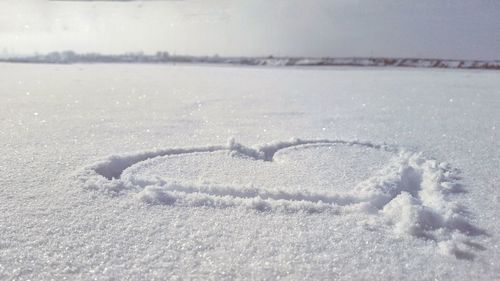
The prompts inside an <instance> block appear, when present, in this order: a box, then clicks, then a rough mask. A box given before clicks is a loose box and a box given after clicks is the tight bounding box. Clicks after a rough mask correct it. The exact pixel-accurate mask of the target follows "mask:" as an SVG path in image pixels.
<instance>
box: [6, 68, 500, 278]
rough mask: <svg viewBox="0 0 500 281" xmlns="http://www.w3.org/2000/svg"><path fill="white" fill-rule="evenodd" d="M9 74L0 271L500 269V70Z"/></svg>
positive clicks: (339, 274) (465, 272)
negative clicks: (499, 184) (499, 109)
mask: <svg viewBox="0 0 500 281" xmlns="http://www.w3.org/2000/svg"><path fill="white" fill-rule="evenodd" d="M0 76H1V77H8V79H3V80H2V83H0V108H1V110H0V139H1V144H2V153H1V154H0V175H2V176H1V180H2V181H1V188H0V198H1V199H2V204H1V205H0V225H1V229H0V234H1V239H0V279H37V280H45V279H83V280H90V279H100V280H110V279H134V280H135V279H138V280H142V279H144V280H155V279H160V280H164V279H188V278H189V279H195V278H203V279H242V278H244V279H277V278H278V277H279V278H287V279H335V280H387V279H403V280H495V279H499V278H500V265H499V264H498V262H497V261H498V259H499V258H500V249H499V244H500V243H499V242H500V239H499V237H498V235H497V233H498V231H499V230H500V229H499V226H498V225H499V223H498V217H499V214H500V212H499V208H500V196H499V195H498V188H499V186H498V182H499V181H498V166H499V165H500V153H499V148H500V139H499V136H498V133H497V131H498V130H496V129H495V128H497V127H498V125H499V124H498V123H499V120H500V118H499V113H498V108H499V106H500V79H498V73H497V72H495V71H479V70H433V69H395V68H384V69H380V68H377V69H375V68H350V67H342V68H327V67H324V68H311V67H308V68H299V67H294V68H273V67H227V66H225V67H224V66H197V65H139V64H138V65H106V64H95V65H78V64H76V65H32V64H2V65H1V67H0Z"/></svg>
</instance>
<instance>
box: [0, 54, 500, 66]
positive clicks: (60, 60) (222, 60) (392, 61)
mask: <svg viewBox="0 0 500 281" xmlns="http://www.w3.org/2000/svg"><path fill="white" fill-rule="evenodd" d="M0 62H8V63H46V64H75V63H118V64H120V63H141V64H145V63H146V64H173V63H174V64H175V63H182V64H225V65H248V66H283V67H286V66H357V67H413V68H450V69H488V70H500V61H498V60H494V61H486V60H457V59H428V58H383V57H347V58H340V57H337V58H335V57H327V58H307V57H273V56H268V57H219V56H185V55H169V54H168V53H167V52H158V53H156V54H154V55H147V54H143V53H129V54H118V55H106V54H98V53H87V54H77V53H75V52H72V51H65V52H53V53H49V54H43V55H30V56H15V57H7V58H0Z"/></svg>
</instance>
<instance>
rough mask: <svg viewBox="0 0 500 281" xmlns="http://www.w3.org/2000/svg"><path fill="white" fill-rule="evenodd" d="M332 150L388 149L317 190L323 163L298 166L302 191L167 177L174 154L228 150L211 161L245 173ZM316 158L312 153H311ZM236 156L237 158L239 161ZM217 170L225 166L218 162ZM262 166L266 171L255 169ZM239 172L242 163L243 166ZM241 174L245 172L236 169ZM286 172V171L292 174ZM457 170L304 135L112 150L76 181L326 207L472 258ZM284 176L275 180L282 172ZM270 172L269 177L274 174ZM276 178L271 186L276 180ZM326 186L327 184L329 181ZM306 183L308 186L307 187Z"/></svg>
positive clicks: (161, 195)
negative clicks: (251, 142)
mask: <svg viewBox="0 0 500 281" xmlns="http://www.w3.org/2000/svg"><path fill="white" fill-rule="evenodd" d="M319 146H321V147H335V148H336V149H342V147H344V148H345V149H347V148H349V147H357V148H361V149H364V150H366V151H376V152H380V153H381V154H387V156H388V157H387V159H386V160H384V161H386V163H385V164H384V165H383V167H382V168H380V169H378V170H377V171H375V172H373V173H370V175H369V176H368V177H367V178H365V179H363V180H360V181H359V182H357V183H355V184H354V185H353V186H352V187H349V188H348V189H339V188H338V187H335V186H331V188H329V189H328V188H327V189H323V190H317V189H315V188H313V187H311V188H309V187H308V185H310V178H312V177H313V175H314V174H315V173H318V172H319V171H320V169H321V168H311V165H308V164H306V163H300V161H299V165H302V166H301V169H302V170H303V171H305V175H304V176H302V177H303V178H302V177H300V179H301V180H302V181H303V183H304V184H303V188H302V189H300V188H299V189H297V188H292V187H291V186H288V185H286V184H285V185H284V186H280V185H277V184H275V183H274V182H273V181H270V182H271V184H270V186H269V185H268V186H265V184H261V185H255V184H253V183H248V184H245V183H241V182H238V178H239V177H240V175H237V174H236V175H234V176H233V179H234V180H230V178H229V179H226V181H225V182H206V181H200V180H197V179H196V178H172V177H166V176H165V174H168V170H169V169H175V167H176V165H168V163H169V162H171V161H174V157H177V158H179V157H180V158H186V157H188V156H191V157H194V160H193V162H191V164H189V165H187V164H186V166H187V167H177V168H178V169H184V168H186V169H194V168H196V166H197V165H198V164H197V163H198V162H197V160H196V158H197V157H198V158H199V159H210V158H214V159H215V158H216V157H221V155H225V157H226V158H221V159H223V161H222V160H221V161H219V160H218V159H217V160H216V161H212V162H210V164H209V165H215V166H219V165H223V163H225V164H224V165H229V166H231V165H232V166H238V167H240V166H244V165H250V166H249V167H251V169H247V170H246V172H248V171H256V170H257V172H255V174H256V175H258V174H259V173H260V174H263V173H264V174H265V173H266V171H267V170H266V169H268V168H274V167H277V166H279V165H284V164H283V163H280V161H285V162H286V159H285V160H283V159H281V158H280V157H278V156H280V155H279V154H280V153H281V156H282V155H284V152H286V154H287V155H293V154H294V153H298V152H300V151H304V150H306V149H310V148H311V147H319ZM310 159H312V161H313V162H314V159H315V158H314V157H310ZM238 161H239V162H238ZM221 167H222V168H221V169H220V170H221V171H222V172H224V171H226V170H227V169H226V168H224V166H221ZM260 168H265V169H263V171H260V170H261V169H260ZM242 169H243V168H242ZM241 171H242V172H243V171H245V170H244V169H243V170H241ZM289 173H290V172H289ZM457 173H458V171H457V170H455V169H452V168H451V167H450V165H449V164H447V163H439V162H437V161H436V160H433V159H428V158H426V157H424V156H423V155H422V154H421V153H415V152H410V151H407V150H405V149H402V148H398V147H395V146H390V145H385V144H376V143H372V142H361V141H346V140H327V139H322V140H302V139H291V140H289V141H276V142H272V143H268V144H264V145H257V146H254V147H248V146H245V145H243V144H240V143H238V142H236V141H235V140H234V139H230V140H229V142H228V143H227V144H226V145H221V146H206V147H193V148H170V149H163V150H157V151H149V152H138V153H130V154H123V155H112V156H109V157H107V158H105V159H104V160H102V161H99V162H97V163H95V164H93V165H91V166H89V167H86V168H84V170H83V171H82V172H81V173H79V175H78V179H79V181H80V182H81V184H82V185H83V187H84V188H86V189H88V190H95V191H99V192H100V193H104V194H106V196H111V197H116V196H129V197H131V198H133V200H136V201H139V202H145V203H147V204H154V205H156V204H161V205H170V206H175V207H196V206H203V207H214V208H228V207H236V208H248V209H254V210H258V211H279V212H303V213H319V212H327V213H330V214H332V216H336V215H352V214H355V215H356V219H360V220H361V221H360V222H361V223H366V224H370V225H372V226H375V227H382V228H389V229H390V230H391V231H392V232H393V234H395V235H397V236H400V237H414V238H421V239H426V240H431V241H435V242H436V245H438V249H439V251H440V252H441V253H443V254H450V255H453V256H455V257H457V258H461V259H462V258H463V259H470V258H471V257H473V254H472V253H469V252H468V251H467V250H464V249H469V248H470V247H467V245H469V244H471V243H474V242H471V241H470V240H469V238H471V237H473V236H477V235H483V234H485V233H484V231H482V230H481V229H479V228H478V227H476V226H474V225H472V224H471V223H470V222H469V220H468V211H467V209H466V207H465V206H462V205H460V204H457V203H455V202H453V201H452V200H451V199H452V198H453V196H452V194H457V193H461V192H463V188H462V186H461V184H460V183H459V179H460V178H459V177H458V175H457ZM286 176H287V175H286V173H283V174H282V175H280V174H278V175H277V176H275V177H277V178H279V177H286ZM252 177H253V175H252ZM272 177H273V175H268V178H272ZM273 183H274V184H273ZM327 183H328V182H327ZM304 188H305V189H304Z"/></svg>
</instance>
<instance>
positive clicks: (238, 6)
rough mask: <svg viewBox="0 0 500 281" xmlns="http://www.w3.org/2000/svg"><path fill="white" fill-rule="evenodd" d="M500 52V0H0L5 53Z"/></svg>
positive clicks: (0, 44) (485, 55)
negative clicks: (56, 51) (62, 51)
mask: <svg viewBox="0 0 500 281" xmlns="http://www.w3.org/2000/svg"><path fill="white" fill-rule="evenodd" d="M66 49H72V50H75V51H78V52H89V51H97V52H105V53H117V52H130V51H145V52H156V51H157V50H165V51H169V52H171V53H177V54H194V55H213V54H220V55H248V56H251V55H269V54H273V55H291V56H391V57H439V58H468V59H500V1H495V0H489V1H488V0H456V1H455V0H454V1H451V0H449V1H439V0H419V1H415V0H366V1H361V0H241V1H238V0H185V1H161V0H159V1H126V2H125V1H107V2H106V1H104V2H103V1H47V0H0V51H2V50H4V51H8V52H9V53H30V52H35V51H37V52H49V51H54V50H66Z"/></svg>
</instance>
